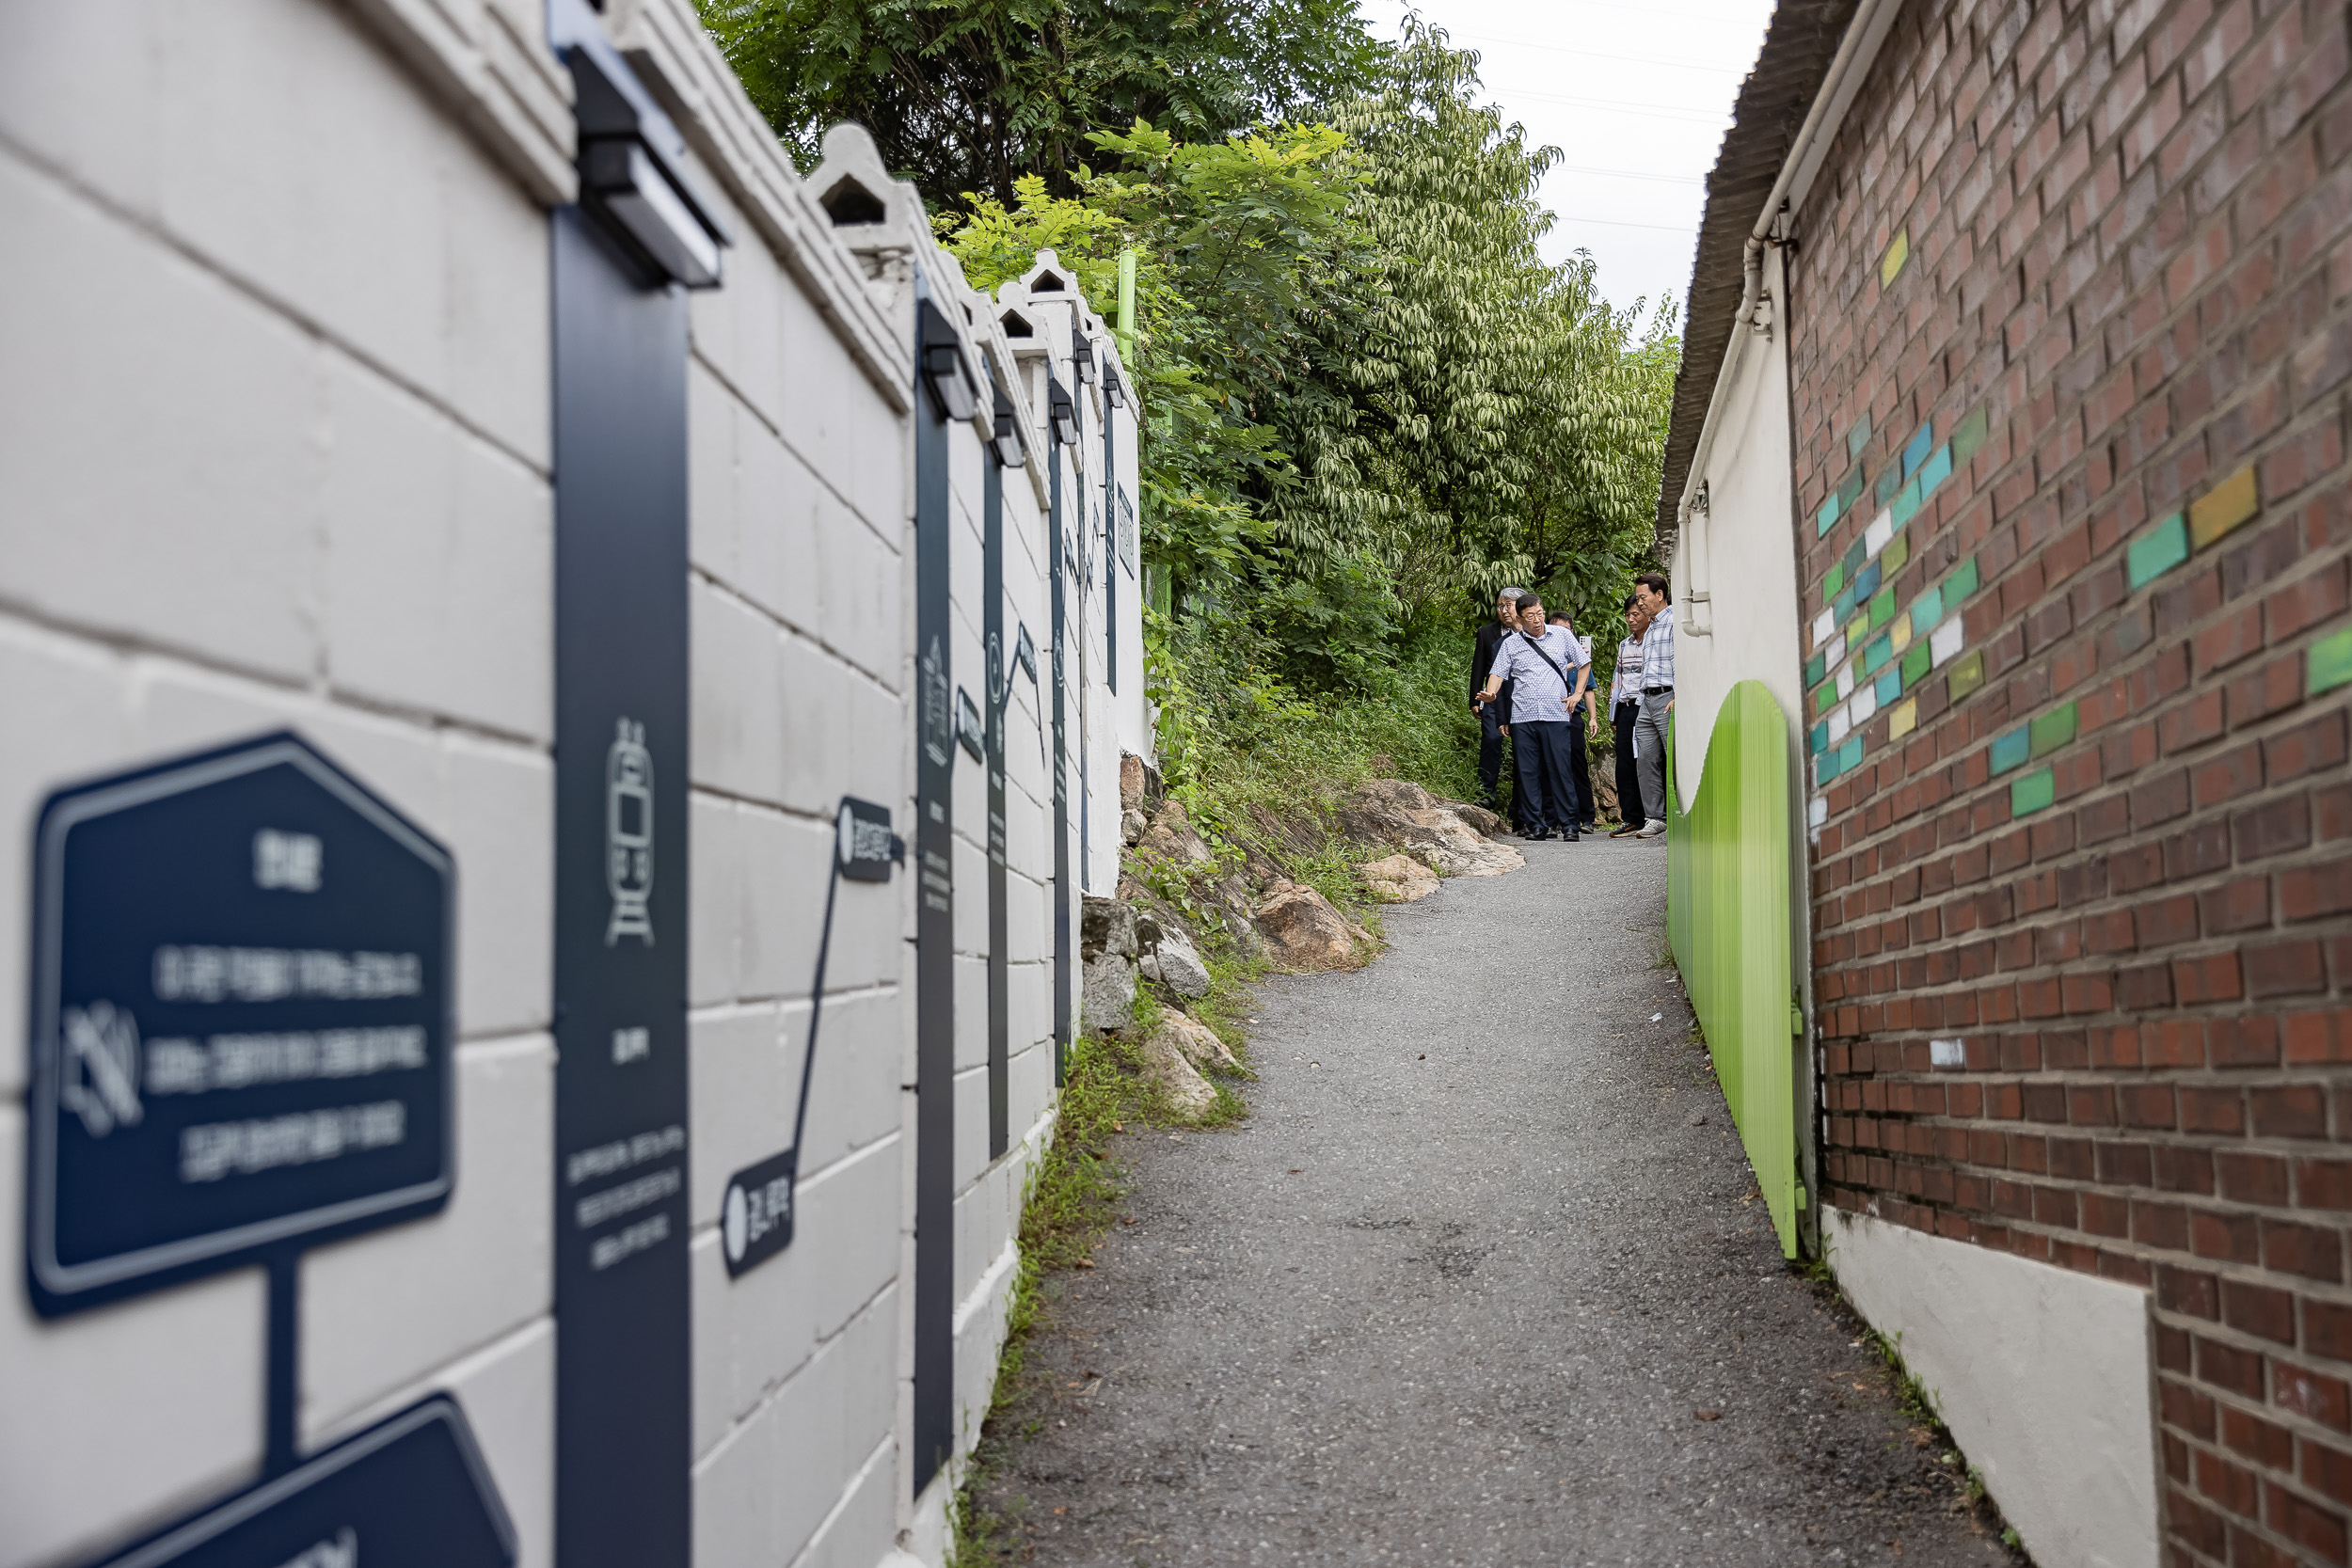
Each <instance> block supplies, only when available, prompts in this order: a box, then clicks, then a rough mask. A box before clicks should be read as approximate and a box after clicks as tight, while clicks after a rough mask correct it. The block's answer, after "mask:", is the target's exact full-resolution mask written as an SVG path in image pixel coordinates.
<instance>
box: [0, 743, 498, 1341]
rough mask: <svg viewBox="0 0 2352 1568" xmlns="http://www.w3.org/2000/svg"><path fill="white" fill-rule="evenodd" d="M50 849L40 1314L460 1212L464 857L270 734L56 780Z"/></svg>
mask: <svg viewBox="0 0 2352 1568" xmlns="http://www.w3.org/2000/svg"><path fill="white" fill-rule="evenodd" d="M33 851H34V853H33V863H34V874H33V920H32V953H31V959H32V962H31V966H30V976H29V977H30V981H31V988H30V1003H31V1008H30V1013H31V1016H30V1020H29V1022H30V1027H31V1035H30V1040H29V1044H30V1051H31V1068H32V1070H31V1078H30V1088H29V1091H28V1093H27V1096H26V1111H27V1119H28V1124H29V1126H28V1132H29V1136H28V1137H27V1139H26V1147H27V1151H28V1170H27V1180H26V1182H25V1202H26V1214H25V1220H26V1224H25V1265H26V1276H27V1282H28V1285H29V1287H30V1290H31V1292H32V1297H33V1302H34V1305H35V1306H36V1307H38V1308H39V1309H40V1311H41V1312H42V1313H44V1314H47V1315H52V1316H54V1315H56V1314H58V1313H63V1312H71V1311H75V1310H78V1309H80V1308H82V1307H89V1306H94V1305H96V1304H97V1303H99V1302H102V1301H109V1300H113V1299H116V1298H118V1297H120V1296H124V1295H131V1294H135V1293H137V1292H139V1291H148V1290H153V1289H156V1288H158V1287H160V1286H163V1285H167V1284H170V1283H174V1282H176V1281H179V1280H182V1279H186V1278H190V1277H193V1276H195V1275H200V1274H206V1273H210V1272H212V1271H214V1270H216V1269H223V1268H228V1267H230V1266H232V1265H235V1264H238V1263H241V1262H246V1261H250V1260H252V1259H255V1258H256V1257H258V1256H260V1255H262V1254H263V1253H266V1252H268V1251H270V1250H272V1249H275V1248H279V1247H286V1246H296V1245H310V1244H313V1243H318V1242H321V1241H325V1240H327V1239H328V1238H330V1237H335V1236H343V1235H350V1234H352V1233H355V1232H357V1231H361V1230H367V1229H372V1228H373V1227H376V1226H381V1225H389V1224H391V1223H393V1222H395V1221H398V1220H404V1219H409V1218H413V1217H415V1216H417V1215H420V1214H424V1213H429V1212H433V1211H434V1210H436V1209H438V1208H439V1207H440V1206H441V1205H442V1204H443V1203H445V1202H447V1201H448V1198H449V1194H450V1190H451V1186H452V1183H453V1180H454V1169H453V1140H452V1136H451V1118H450V1099H451V1092H452V1082H451V1064H450V1047H451V1040H452V1037H453V1028H452V1013H453V1006H454V990H453V983H452V981H453V975H452V947H451V942H452V936H453V929H454V922H453V919H452V909H453V897H454V891H455V889H454V872H453V865H452V863H451V860H450V856H449V853H448V851H447V850H445V849H443V848H442V847H440V846H439V845H438V844H437V843H435V842H434V841H433V839H432V838H431V837H429V836H427V835H426V834H425V833H424V832H421V830H419V829H418V828H417V827H416V826H415V825H414V824H413V823H411V822H409V821H407V820H406V819H405V817H403V816H401V815H400V814H399V813H398V812H396V811H394V810H392V808H391V807H390V806H389V805H387V804H385V802H384V801H383V800H379V799H378V798H377V797H376V796H375V795H374V794H373V793H372V792H371V791H369V790H368V789H367V788H366V787H365V786H364V785H362V784H360V783H359V782H358V780H356V779H354V778H353V777H352V776H351V775H350V774H348V773H346V772H344V771H343V770H342V768H338V767H337V766H336V765H335V764H334V763H332V762H330V761H329V760H327V758H326V757H325V756H324V755H322V754H321V753H320V752H318V751H317V750H315V749H314V748H313V747H311V746H310V744H309V743H308V742H306V741H304V740H303V739H301V738H300V737H299V736H294V735H273V736H263V737H262V738H260V739H257V740H252V741H247V742H244V743H242V744H239V745H235V746H230V747H228V748H225V749H223V750H220V751H215V752H205V753H202V754H199V755H194V756H187V757H183V758H179V759H177V760H174V761H171V762H167V763H164V764H161V765H159V766H156V767H152V768H142V769H139V770H137V771H135V772H130V773H122V774H118V775H116V776H114V777H112V778H106V779H101V780H98V781H96V782H94V783H90V784H78V785H75V786H73V787H72V788H68V789H63V790H60V791H58V792H57V793H56V794H55V795H52V796H51V797H50V798H49V800H47V802H46V803H45V804H44V805H43V807H42V809H41V813H40V819H39V823H38V825H37V826H36V828H35V830H34V845H33Z"/></svg>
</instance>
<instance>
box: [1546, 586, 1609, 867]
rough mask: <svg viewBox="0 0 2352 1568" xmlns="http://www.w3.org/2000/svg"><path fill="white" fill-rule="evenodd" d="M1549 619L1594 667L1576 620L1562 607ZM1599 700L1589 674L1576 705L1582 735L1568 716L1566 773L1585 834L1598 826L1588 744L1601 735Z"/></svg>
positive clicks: (1590, 647)
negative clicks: (1579, 709) (1581, 715)
mask: <svg viewBox="0 0 2352 1568" xmlns="http://www.w3.org/2000/svg"><path fill="white" fill-rule="evenodd" d="M1550 621H1551V624H1552V625H1553V626H1558V627H1559V628H1560V629H1561V630H1562V631H1565V632H1566V633H1567V634H1568V636H1569V637H1571V638H1573V639H1574V640H1575V641H1576V657H1577V661H1578V662H1579V663H1581V664H1582V665H1583V666H1584V668H1585V670H1586V671H1587V672H1590V671H1591V669H1592V667H1593V640H1592V639H1591V638H1589V637H1578V636H1577V632H1576V623H1575V622H1573V621H1571V620H1569V619H1568V612H1567V611H1566V610H1553V611H1551V613H1550ZM1599 701H1600V699H1599V698H1597V697H1596V696H1595V695H1594V694H1593V680H1592V676H1591V674H1590V673H1587V674H1586V675H1585V677H1584V700H1583V702H1582V703H1581V704H1580V706H1581V707H1582V708H1583V709H1584V733H1583V734H1582V735H1581V736H1580V735H1578V734H1576V733H1575V729H1576V716H1575V715H1574V714H1570V715H1569V716H1568V729H1569V734H1568V776H1569V777H1570V778H1571V779H1573V780H1575V781H1576V825H1577V827H1578V829H1579V830H1580V831H1581V832H1588V833H1589V832H1595V831H1596V830H1597V829H1598V828H1599V827H1600V800H1599V799H1598V798H1597V796H1595V795H1594V793H1593V755H1592V752H1593V749H1592V745H1591V742H1592V739H1593V737H1594V736H1597V735H1598V734H1600V712H1599V708H1598V703H1599Z"/></svg>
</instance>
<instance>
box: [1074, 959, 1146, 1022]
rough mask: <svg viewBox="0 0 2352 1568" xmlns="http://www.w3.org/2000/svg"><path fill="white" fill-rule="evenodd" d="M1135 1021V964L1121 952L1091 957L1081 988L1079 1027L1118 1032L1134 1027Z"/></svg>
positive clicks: (1087, 963) (1087, 962)
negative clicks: (1120, 953) (1122, 956)
mask: <svg viewBox="0 0 2352 1568" xmlns="http://www.w3.org/2000/svg"><path fill="white" fill-rule="evenodd" d="M1135 1022H1136V971H1135V966H1134V965H1133V964H1131V963H1129V962H1128V961H1127V960H1126V959H1125V958H1121V957H1120V955H1119V954H1117V953H1105V954H1104V955H1103V956H1102V957H1100V958H1089V959H1088V960H1087V961H1086V973H1085V974H1084V976H1083V979H1082V981H1081V984H1080V990H1079V1002H1078V1026H1079V1027H1080V1028H1082V1029H1086V1030H1089V1031H1091V1032H1092V1033H1095V1034H1099V1035H1116V1034H1119V1033H1120V1032H1122V1031H1124V1030H1127V1029H1130V1028H1133V1027H1134V1026H1135Z"/></svg>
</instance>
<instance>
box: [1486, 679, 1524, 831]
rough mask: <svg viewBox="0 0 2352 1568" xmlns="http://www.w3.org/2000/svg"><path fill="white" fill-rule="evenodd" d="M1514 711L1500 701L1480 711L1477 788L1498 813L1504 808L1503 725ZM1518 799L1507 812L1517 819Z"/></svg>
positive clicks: (1508, 720) (1490, 806)
mask: <svg viewBox="0 0 2352 1568" xmlns="http://www.w3.org/2000/svg"><path fill="white" fill-rule="evenodd" d="M1510 712H1511V710H1510V709H1509V708H1508V707H1507V706H1505V705H1503V703H1502V701H1500V700H1498V701H1495V702H1491V703H1488V704H1486V705H1485V706H1483V707H1481V708H1480V709H1479V710H1478V788H1479V792H1480V803H1481V804H1483V805H1485V806H1487V807H1488V808H1490V809H1491V810H1494V811H1496V812H1502V811H1503V802H1502V748H1503V746H1504V745H1505V744H1506V739H1507V737H1506V736H1504V735H1503V733H1502V726H1503V725H1505V724H1507V723H1509V722H1510V717H1509V716H1510ZM1504 815H1506V816H1509V817H1510V819H1511V820H1512V821H1514V822H1516V821H1518V801H1516V800H1514V801H1513V802H1512V803H1511V810H1510V811H1509V812H1507V813H1504Z"/></svg>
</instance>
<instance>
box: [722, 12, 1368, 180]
mask: <svg viewBox="0 0 2352 1568" xmlns="http://www.w3.org/2000/svg"><path fill="white" fill-rule="evenodd" d="M697 6H698V8H699V9H700V11H701V13H702V19H703V24H704V25H705V26H707V27H708V28H709V29H710V32H711V34H712V36H713V37H715V38H716V39H717V40H718V42H719V46H720V48H721V49H723V51H725V53H726V55H727V58H728V60H729V61H730V62H731V63H732V64H733V65H734V67H735V70H736V73H737V74H738V75H739V77H741V78H742V81H743V85H744V87H745V88H746V89H747V90H748V91H749V92H750V94H751V98H752V102H753V103H755V104H756V105H757V106H758V108H759V111H760V113H761V114H762V115H764V116H766V117H767V119H768V122H769V123H770V124H771V126H773V127H774V128H775V131H776V134H777V135H778V136H780V137H781V138H782V139H783V141H784V144H785V146H786V147H787V149H788V150H790V151H791V153H792V154H793V156H794V157H795V158H796V159H798V160H799V162H800V164H801V166H802V167H803V168H806V167H809V166H812V165H813V164H814V163H815V162H816V160H817V156H818V146H819V143H820V142H821V141H822V139H823V137H824V133H825V131H826V129H827V128H828V127H830V126H832V125H833V124H834V123H835V122H837V121H840V120H845V119H848V120H855V121H857V122H858V123H859V124H861V125H864V126H865V127H866V129H867V130H868V131H870V132H871V133H872V134H873V136H874V140H875V142H876V144H877V145H878V146H879V147H880V149H881V150H882V158H883V160H884V161H885V162H886V163H887V164H888V165H889V166H890V167H892V168H893V169H897V170H898V171H900V172H901V173H903V174H905V175H906V176H907V177H908V178H910V179H912V180H914V182H915V184H916V185H917V186H918V187H919V188H920V189H921V190H922V192H923V195H924V197H925V198H926V199H927V200H929V201H930V203H931V204H932V205H933V206H934V207H936V206H941V205H949V204H954V205H961V202H962V199H963V198H964V197H965V193H968V192H969V193H979V194H982V195H988V196H993V197H994V198H996V199H997V200H998V201H1001V202H1011V201H1013V200H1015V199H1017V198H1016V182H1018V180H1019V179H1020V178H1021V177H1022V176H1023V175H1025V174H1033V175H1038V176H1041V178H1042V179H1043V180H1044V182H1045V183H1046V185H1047V186H1048V188H1050V189H1052V190H1054V191H1056V192H1057V193H1059V194H1065V195H1066V194H1069V192H1070V191H1071V189H1072V188H1073V186H1072V182H1073V179H1074V178H1075V177H1076V175H1077V172H1078V169H1079V166H1080V165H1081V164H1082V163H1083V162H1084V161H1085V159H1086V158H1087V156H1088V155H1089V154H1088V151H1087V148H1088V141H1087V138H1088V136H1089V134H1090V133H1092V132H1094V131H1096V130H1098V129H1101V128H1104V127H1106V126H1123V125H1129V124H1132V123H1134V122H1135V121H1136V120H1138V119H1145V120H1150V121H1152V123H1154V124H1159V125H1167V126H1169V127H1171V128H1172V129H1174V130H1175V131H1176V132H1177V133H1178V134H1179V135H1183V136H1184V137H1186V138H1188V139H1190V140H1193V141H1198V142H1203V143H1212V142H1217V141H1221V140H1223V139H1224V138H1225V137H1227V136H1228V135H1232V134H1233V133H1235V132H1239V131H1245V130H1247V129H1248V128H1250V127H1253V126H1260V125H1267V124H1273V123H1276V122H1279V121H1281V120H1283V119H1293V118H1297V117H1299V116H1300V115H1302V114H1303V113H1304V111H1305V110H1306V108H1307V106H1308V105H1310V104H1311V103H1318V102H1321V101H1322V100H1324V99H1327V98H1328V97H1330V96H1331V95H1333V94H1334V93H1339V92H1343V91H1346V90H1349V89H1350V88H1352V87H1357V86H1359V85H1360V84H1361V83H1363V82H1364V81H1366V80H1368V79H1369V77H1370V75H1371V74H1372V72H1373V71H1375V70H1376V69H1377V68H1378V65H1379V63H1380V61H1381V59H1382V57H1383V55H1384V51H1383V49H1382V47H1381V46H1380V45H1379V44H1378V43H1377V42H1375V40H1374V39H1373V38H1372V35H1371V34H1370V33H1369V32H1367V31H1366V30H1365V27H1364V24H1363V21H1362V19H1361V18H1359V16H1358V15H1357V14H1356V0H1222V3H1218V4H1211V5H1201V4H1197V3H1193V0H697Z"/></svg>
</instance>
